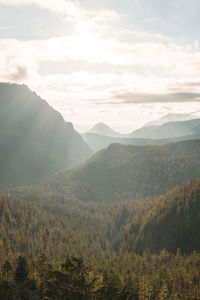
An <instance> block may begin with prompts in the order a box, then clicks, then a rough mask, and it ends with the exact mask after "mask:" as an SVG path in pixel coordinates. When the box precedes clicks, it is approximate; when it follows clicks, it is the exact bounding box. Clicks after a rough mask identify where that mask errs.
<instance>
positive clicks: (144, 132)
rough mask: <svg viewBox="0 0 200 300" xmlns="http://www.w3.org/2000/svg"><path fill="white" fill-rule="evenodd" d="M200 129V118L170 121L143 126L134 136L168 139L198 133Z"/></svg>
mask: <svg viewBox="0 0 200 300" xmlns="http://www.w3.org/2000/svg"><path fill="white" fill-rule="evenodd" d="M199 131H200V119H195V120H189V121H182V122H170V123H166V124H163V125H161V126H149V127H142V128H140V129H137V130H135V131H134V132H133V133H132V134H131V136H132V138H149V139H166V138H176V137H183V136H187V135H196V134H199Z"/></svg>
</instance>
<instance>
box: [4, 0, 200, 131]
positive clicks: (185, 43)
mask: <svg viewBox="0 0 200 300" xmlns="http://www.w3.org/2000/svg"><path fill="white" fill-rule="evenodd" d="M199 28H200V1H199V0H167V1H166V0H101V1H100V0H98V1H97V0H80V1H72V0H0V66H1V68H0V80H1V81H9V82H16V83H19V84H21V83H25V84H27V85H28V86H29V87H30V88H31V89H32V90H34V91H36V92H37V93H38V94H39V95H40V96H42V97H43V98H45V99H46V100H47V101H48V102H49V103H50V105H52V106H53V107H54V108H55V109H57V110H58V111H60V112H61V113H62V114H63V116H64V118H65V119H66V120H67V121H72V122H73V123H76V124H82V125H93V124H95V123H97V122H100V121H103V122H105V123H107V124H108V125H110V126H112V127H113V128H114V129H117V130H121V131H132V130H133V129H134V128H135V127H138V126H140V125H142V124H144V123H146V122H148V121H150V120H153V119H156V118H158V117H160V116H162V115H164V114H166V113H169V112H176V113H188V112H195V111H198V110H199V109H200V34H199Z"/></svg>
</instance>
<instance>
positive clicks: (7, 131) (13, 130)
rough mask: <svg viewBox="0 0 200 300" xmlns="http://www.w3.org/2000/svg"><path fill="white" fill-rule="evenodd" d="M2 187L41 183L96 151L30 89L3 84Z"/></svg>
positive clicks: (0, 91) (0, 119)
mask: <svg viewBox="0 0 200 300" xmlns="http://www.w3.org/2000/svg"><path fill="white" fill-rule="evenodd" d="M0 141H1V147H0V186H1V187H4V186H8V185H9V186H13V185H21V184H32V183H38V182H40V180H41V179H43V178H44V177H46V176H49V175H51V174H53V173H54V172H56V171H58V170H61V169H65V168H70V167H72V166H74V165H77V164H79V163H80V162H82V161H84V160H85V159H87V158H88V157H89V156H90V155H91V154H92V151H91V150H90V148H89V146H88V145H87V144H86V143H85V142H84V141H83V139H82V138H81V136H80V135H79V134H78V133H77V132H76V131H75V130H74V129H73V127H72V125H71V124H70V123H66V122H65V121H64V119H63V118H62V116H61V115H60V114H59V113H58V112H56V111H55V110H54V109H53V108H51V107H50V106H49V105H48V104H47V102H46V101H44V100H42V99H41V98H40V97H39V96H37V95H36V94H35V93H34V92H31V91H30V90H29V89H28V88H27V87H26V86H24V85H23V86H19V85H15V84H6V83H1V84H0Z"/></svg>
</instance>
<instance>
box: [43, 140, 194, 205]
mask: <svg viewBox="0 0 200 300" xmlns="http://www.w3.org/2000/svg"><path fill="white" fill-rule="evenodd" d="M199 176H200V140H194V141H184V142H178V143H171V144H166V145H149V146H125V145H119V144H113V145H111V146H109V147H108V148H107V149H105V150H102V151H100V152H98V153H97V154H96V155H95V156H93V157H92V158H91V159H90V160H88V161H87V162H86V163H84V164H82V165H81V166H79V167H77V168H74V169H72V170H69V171H64V172H60V173H58V174H56V175H55V176H53V177H52V178H50V179H49V180H47V181H46V183H45V184H44V187H45V189H47V190H48V189H50V190H51V191H59V193H60V194H63V195H65V194H68V193H70V194H71V195H73V196H74V197H76V198H78V199H80V200H82V201H86V202H87V201H105V202H112V201H113V200H122V199H129V198H145V197H152V196H157V195H160V194H162V193H165V192H166V191H167V190H170V189H172V188H174V187H175V186H176V185H179V184H182V183H184V182H187V181H188V180H190V179H193V178H195V177H199Z"/></svg>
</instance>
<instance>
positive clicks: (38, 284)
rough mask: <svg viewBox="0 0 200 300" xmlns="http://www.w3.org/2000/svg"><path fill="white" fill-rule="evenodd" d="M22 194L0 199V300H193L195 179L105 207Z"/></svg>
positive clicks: (198, 293)
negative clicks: (155, 194) (19, 197)
mask: <svg viewBox="0 0 200 300" xmlns="http://www.w3.org/2000/svg"><path fill="white" fill-rule="evenodd" d="M29 191H30V195H31V196H30V198H29V199H27V200H28V201H27V200H25V199H23V200H17V199H15V198H14V197H13V196H11V195H7V194H4V193H1V195H0V213H1V215H0V220H1V289H0V293H1V295H2V297H4V298H3V299H138V300H140V299H152V300H153V299H191V300H192V299H194V300H195V299H200V287H199V279H200V268H199V266H200V254H198V251H199V239H198V236H199V233H198V228H199V226H198V225H199V204H198V201H199V196H200V179H195V180H193V181H191V182H189V183H187V184H183V185H181V186H177V187H176V188H174V189H173V190H172V191H169V192H167V193H166V194H165V195H162V196H159V197H156V198H152V199H150V198H145V199H137V200H134V199H129V200H122V201H120V200H119V199H118V201H114V202H112V203H108V204H106V203H105V202H95V201H94V202H93V203H92V202H83V201H81V200H79V199H76V198H72V199H69V198H67V197H66V198H64V197H63V196H62V194H61V195H60V199H59V197H58V198H56V199H55V197H57V195H56V194H54V193H52V194H44V195H43V197H41V199H40V201H38V199H37V198H36V197H35V199H34V193H33V191H34V192H35V195H37V193H40V192H42V190H39V188H38V190H37V188H35V189H34V187H32V188H29ZM31 191H32V193H31ZM26 193H27V190H26ZM41 195H42V193H41ZM46 197H47V198H48V200H49V203H47V198H46ZM35 200H36V201H35ZM170 226H171V227H170ZM180 249H181V250H180ZM194 251H197V252H194ZM155 252H156V253H155ZM153 253H155V254H153ZM181 253H182V254H181ZM18 277H19V278H18Z"/></svg>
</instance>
